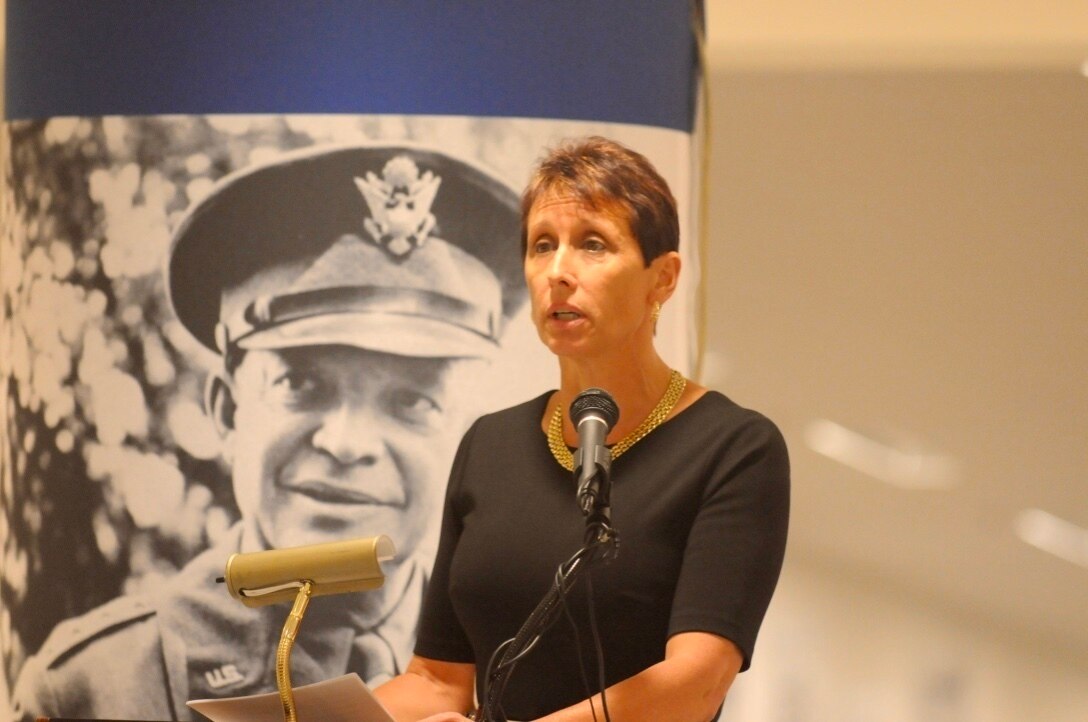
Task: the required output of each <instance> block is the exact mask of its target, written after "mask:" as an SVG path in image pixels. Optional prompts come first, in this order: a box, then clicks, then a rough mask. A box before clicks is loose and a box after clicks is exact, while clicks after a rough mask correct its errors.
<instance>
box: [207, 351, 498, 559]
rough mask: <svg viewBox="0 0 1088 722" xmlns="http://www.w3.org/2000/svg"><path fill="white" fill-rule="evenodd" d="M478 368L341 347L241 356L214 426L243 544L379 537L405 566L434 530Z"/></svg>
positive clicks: (458, 362)
mask: <svg viewBox="0 0 1088 722" xmlns="http://www.w3.org/2000/svg"><path fill="white" fill-rule="evenodd" d="M480 368H481V362H479V361H475V360H463V359H434V358H417V357H405V356H395V355H391V354H383V353H376V352H373V351H366V350H363V349H359V348H354V347H349V346H307V347H300V348H290V349H281V350H250V351H247V352H245V355H244V357H243V359H242V361H241V363H240V364H239V365H238V367H237V369H236V370H235V372H234V373H233V375H232V379H231V380H230V381H229V382H228V385H229V387H230V395H231V397H232V398H233V407H234V408H233V413H232V414H230V417H231V418H228V419H227V421H226V423H225V424H223V426H224V428H225V435H224V449H225V452H226V455H227V458H228V460H229V461H230V462H231V463H232V467H233V481H234V493H235V497H236V500H237V503H238V506H239V509H240V510H241V513H242V516H243V519H244V520H245V523H246V530H247V534H249V533H251V532H256V534H257V535H258V537H257V538H258V539H260V540H261V541H262V542H263V544H264V545H265V546H267V547H270V548H283V547H292V546H299V545H304V544H316V543H321V542H327V541H339V540H343V539H348V538H354V537H365V536H373V535H376V534H387V535H388V536H389V537H390V538H392V540H393V542H394V543H395V544H396V547H397V557H398V559H405V558H406V557H407V556H408V555H410V554H411V553H412V552H414V551H415V550H416V549H417V548H418V546H419V544H420V541H421V540H422V539H423V538H424V536H425V535H426V534H427V533H428V531H430V532H432V533H433V532H434V530H435V529H437V526H438V521H439V519H440V516H441V507H442V500H443V497H444V490H445V486H446V480H447V477H448V474H449V465H450V462H451V461H452V459H453V455H454V453H455V451H456V447H457V444H458V442H459V440H460V437H461V435H462V434H463V433H464V431H465V429H466V427H467V424H468V422H469V421H470V420H471V419H472V418H473V417H474V413H473V412H472V410H471V409H470V408H469V406H470V405H471V403H470V402H471V399H472V396H473V394H471V393H465V390H466V389H468V388H471V386H472V385H473V383H474V378H477V377H478V374H479V370H480Z"/></svg>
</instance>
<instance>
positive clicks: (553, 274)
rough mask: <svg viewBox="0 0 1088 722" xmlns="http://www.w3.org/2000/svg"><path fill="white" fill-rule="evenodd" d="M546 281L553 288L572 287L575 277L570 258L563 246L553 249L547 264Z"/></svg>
mask: <svg viewBox="0 0 1088 722" xmlns="http://www.w3.org/2000/svg"><path fill="white" fill-rule="evenodd" d="M548 280H549V281H550V282H551V284H552V285H553V286H555V285H567V286H572V287H573V286H574V283H575V276H574V269H573V264H572V258H571V256H570V254H569V253H568V252H567V249H566V247H565V246H560V247H559V248H557V249H555V253H553V254H552V257H551V260H550V261H549V262H548Z"/></svg>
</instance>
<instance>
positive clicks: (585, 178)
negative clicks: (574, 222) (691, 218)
mask: <svg viewBox="0 0 1088 722" xmlns="http://www.w3.org/2000/svg"><path fill="white" fill-rule="evenodd" d="M552 193H558V194H561V195H570V196H572V197H573V198H575V199H576V200H578V201H580V202H582V203H584V204H586V205H587V206H589V207H590V208H593V209H595V210H601V209H602V208H609V207H611V208H615V209H618V210H621V211H622V213H623V215H625V216H626V219H627V224H628V226H629V227H630V229H631V233H632V234H633V235H634V237H635V239H636V240H637V241H638V245H639V248H641V249H642V258H643V262H644V263H645V264H646V265H647V266H649V265H650V262H651V261H653V260H654V259H655V258H657V257H658V256H660V255H663V254H665V253H668V252H669V251H675V250H677V249H678V248H679V247H680V221H679V218H678V217H677V212H676V199H675V198H673V195H672V192H671V191H670V190H669V185H668V183H666V182H665V179H664V178H662V177H661V174H660V173H658V172H657V169H655V168H654V166H653V164H652V163H650V161H649V160H647V159H646V156H644V155H642V154H641V153H638V152H637V151H634V150H631V149H630V148H628V147H626V146H624V145H622V144H620V143H617V142H616V141H614V140H609V139H607V138H602V137H600V136H590V137H588V138H575V139H571V140H567V141H564V142H562V143H561V144H559V145H558V146H556V147H555V148H553V149H552V150H551V151H549V152H548V153H547V154H546V155H545V156H544V157H543V158H542V159H541V160H540V162H539V163H538V164H537V166H536V168H535V170H534V171H533V174H532V176H531V178H530V179H529V185H528V186H527V187H526V188H525V192H524V193H523V194H522V196H521V253H522V256H524V255H525V253H526V251H527V249H528V221H529V212H530V211H531V210H532V208H533V204H534V203H536V202H537V201H538V200H540V199H541V198H542V197H544V196H547V195H549V194H552Z"/></svg>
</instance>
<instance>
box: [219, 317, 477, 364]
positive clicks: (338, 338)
mask: <svg viewBox="0 0 1088 722" xmlns="http://www.w3.org/2000/svg"><path fill="white" fill-rule="evenodd" d="M238 346H239V347H240V348H243V349H280V348H297V347H299V346H353V347H355V348H361V349H366V350H368V351H377V352H380V353H389V354H395V355H397V356H418V357H420V358H487V357H489V356H492V355H493V354H494V353H495V350H496V349H497V348H498V344H497V343H496V342H495V341H493V340H491V339H489V338H486V337H484V336H481V335H480V334H478V333H475V332H473V331H470V330H468V329H466V328H462V327H461V326H455V325H453V324H450V323H446V322H445V321H439V320H436V319H433V318H426V317H422V316H407V315H398V314H383V313H336V314H325V315H322V316H314V317H311V318H303V319H299V320H296V321H289V322H287V323H283V324H280V325H278V326H274V327H272V328H268V329H265V330H262V331H258V332H256V333H254V334H252V335H249V336H245V337H243V338H240V339H238Z"/></svg>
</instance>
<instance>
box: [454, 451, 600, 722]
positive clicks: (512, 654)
mask: <svg viewBox="0 0 1088 722" xmlns="http://www.w3.org/2000/svg"><path fill="white" fill-rule="evenodd" d="M594 476H595V477H600V478H599V479H597V481H599V492H598V493H597V494H594V495H593V496H592V497H591V499H592V500H591V501H590V502H589V503H587V504H585V505H584V509H583V511H584V512H585V514H586V531H585V537H584V542H583V546H582V548H581V549H579V550H578V551H577V552H575V554H574V555H573V556H572V557H571V558H570V559H568V560H567V561H566V562H564V563H563V564H561V565H560V566H559V570H558V571H557V572H556V575H555V581H554V582H553V584H552V587H551V589H549V590H548V592H547V594H545V595H544V598H543V599H541V600H540V602H539V603H538V604H537V606H536V608H535V609H534V610H533V611H532V613H531V614H530V615H529V617H528V618H527V619H526V620H525V622H524V623H523V624H522V625H521V628H520V629H519V630H518V632H517V634H516V635H514V637H512V638H511V639H508V640H507V641H506V642H503V644H501V645H500V646H499V647H498V649H496V650H495V653H494V654H493V655H492V663H494V661H495V656H496V655H498V654H499V653H500V652H501V653H502V656H501V657H500V658H499V661H498V664H495V665H494V667H492V665H491V664H489V665H488V681H487V687H486V689H485V691H484V698H483V699H482V700H481V702H480V706H479V707H478V708H477V709H476V712H475V714H474V715H473V719H475V720H477V722H507V719H506V713H505V712H504V711H503V709H502V696H503V693H504V691H505V690H506V683H507V682H508V681H509V679H510V675H511V674H513V672H514V668H515V666H517V663H518V661H520V660H521V658H522V657H524V656H526V655H527V654H528V653H529V652H531V651H532V649H533V648H534V647H535V646H536V643H537V642H538V641H540V637H541V635H543V634H544V632H545V631H546V630H547V629H548V628H549V627H550V626H551V625H552V624H553V623H554V622H555V620H556V618H557V614H558V612H559V610H561V609H562V608H563V605H564V604H565V601H564V600H565V598H566V595H567V593H568V592H569V591H570V590H571V589H572V588H573V587H574V584H575V583H576V582H577V581H578V579H579V578H581V576H582V574H583V573H584V572H585V571H586V570H588V569H589V567H590V565H592V564H594V563H597V562H599V561H610V560H612V559H614V558H615V557H616V554H617V553H618V546H619V535H618V534H617V533H616V531H615V530H614V529H613V528H612V512H611V507H610V502H609V496H610V494H609V492H610V490H611V486H610V484H609V480H608V469H607V467H605V466H602V465H598V467H597V472H596V474H595V475H594Z"/></svg>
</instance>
